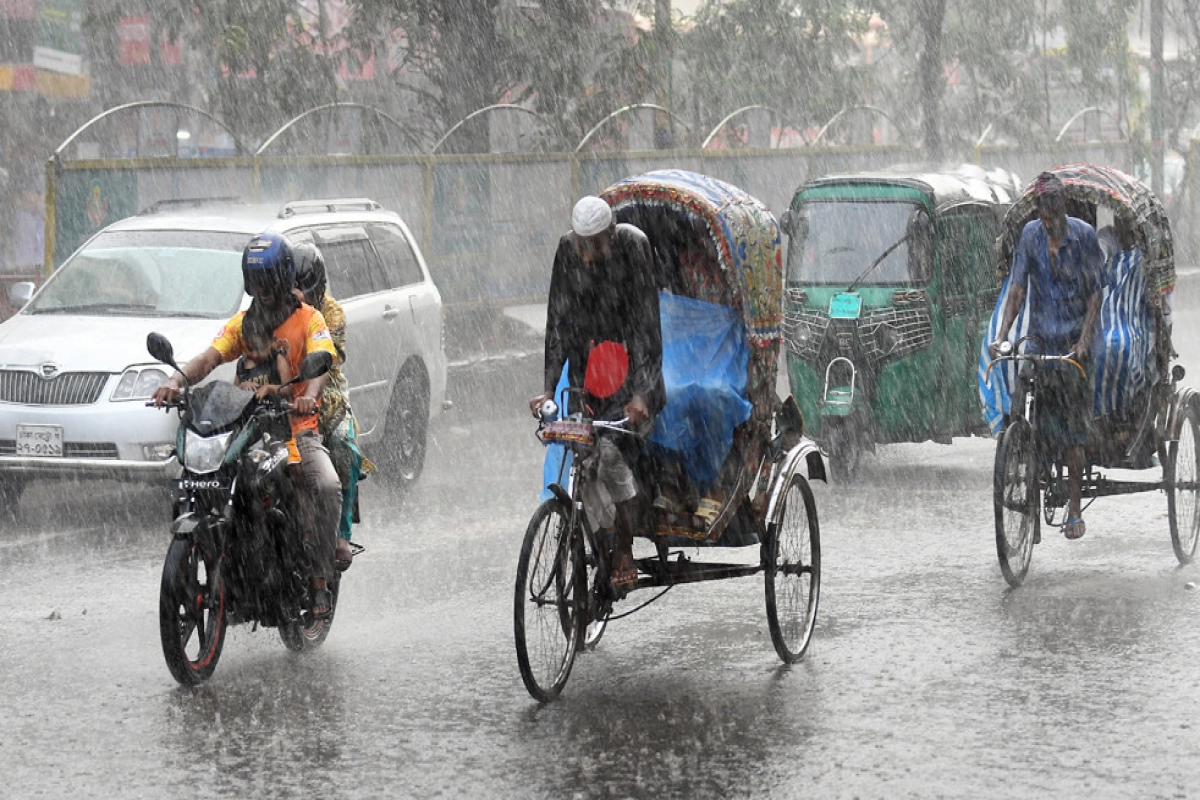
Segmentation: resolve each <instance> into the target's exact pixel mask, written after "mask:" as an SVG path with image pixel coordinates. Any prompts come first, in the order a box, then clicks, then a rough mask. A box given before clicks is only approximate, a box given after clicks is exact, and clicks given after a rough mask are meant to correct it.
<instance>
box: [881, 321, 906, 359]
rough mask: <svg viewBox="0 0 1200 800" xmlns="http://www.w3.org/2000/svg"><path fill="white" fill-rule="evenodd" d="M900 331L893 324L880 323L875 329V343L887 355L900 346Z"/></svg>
mask: <svg viewBox="0 0 1200 800" xmlns="http://www.w3.org/2000/svg"><path fill="white" fill-rule="evenodd" d="M900 338H901V337H900V332H899V331H898V330H896V329H895V328H893V327H892V326H891V325H886V324H885V325H880V326H879V327H878V328H876V329H875V344H876V345H877V346H878V347H879V350H880V352H881V353H883V354H884V355H885V356H886V355H890V354H891V352H892V351H893V350H895V349H896V348H897V347H899V346H900Z"/></svg>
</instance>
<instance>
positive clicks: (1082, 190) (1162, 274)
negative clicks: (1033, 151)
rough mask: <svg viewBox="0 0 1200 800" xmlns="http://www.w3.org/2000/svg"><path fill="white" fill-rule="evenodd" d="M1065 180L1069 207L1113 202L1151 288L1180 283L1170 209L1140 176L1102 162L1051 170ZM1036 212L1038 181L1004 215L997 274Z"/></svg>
mask: <svg viewBox="0 0 1200 800" xmlns="http://www.w3.org/2000/svg"><path fill="white" fill-rule="evenodd" d="M1048 171H1049V172H1051V173H1053V174H1054V175H1056V176H1058V178H1059V179H1060V180H1061V181H1062V182H1063V184H1064V185H1065V186H1066V193H1067V213H1068V214H1070V213H1072V209H1071V205H1072V203H1073V202H1074V203H1086V204H1088V205H1094V206H1097V207H1101V206H1103V207H1105V208H1108V209H1109V210H1110V211H1112V213H1113V217H1114V219H1118V220H1121V221H1123V222H1124V223H1125V224H1127V225H1129V226H1130V227H1131V228H1132V230H1133V232H1134V238H1135V241H1136V243H1137V246H1138V247H1139V248H1140V249H1141V251H1142V253H1143V254H1144V256H1145V258H1144V259H1143V261H1142V270H1143V272H1144V274H1145V277H1146V290H1147V292H1154V293H1157V294H1164V293H1166V292H1169V291H1171V290H1172V289H1173V288H1174V287H1175V245H1174V241H1173V240H1172V237H1171V223H1170V220H1168V219H1167V212H1166V209H1165V208H1163V204H1162V203H1161V202H1160V201H1159V199H1158V198H1157V197H1155V196H1154V193H1153V192H1151V191H1150V189H1149V188H1148V187H1147V186H1146V185H1145V184H1144V183H1142V182H1141V181H1139V180H1138V179H1137V178H1134V177H1133V176H1131V175H1127V174H1126V173H1124V172H1121V171H1120V170H1118V169H1113V168H1112V167H1107V166H1103V165H1100V164H1068V165H1066V166H1062V167H1055V168H1054V169H1051V170H1048ZM1036 217H1037V212H1036V210H1035V209H1034V207H1033V183H1032V182H1031V183H1030V184H1029V185H1028V186H1026V187H1025V191H1024V192H1022V194H1021V196H1020V198H1018V200H1017V202H1016V203H1014V204H1013V205H1012V207H1011V208H1009V210H1008V213H1007V214H1006V215H1005V217H1004V229H1003V230H1002V231H1001V233H1000V238H999V239H997V241H996V257H997V264H996V267H997V277H998V282H1003V280H1004V278H1005V276H1007V275H1008V272H1009V270H1010V269H1011V268H1012V262H1013V254H1014V253H1015V252H1016V247H1017V244H1018V243H1019V242H1020V240H1021V231H1022V230H1023V229H1024V227H1025V225H1026V223H1028V222H1029V221H1030V220H1032V219H1035V218H1036Z"/></svg>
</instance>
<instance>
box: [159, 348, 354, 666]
mask: <svg viewBox="0 0 1200 800" xmlns="http://www.w3.org/2000/svg"><path fill="white" fill-rule="evenodd" d="M146 348H147V350H149V352H150V355H151V356H153V357H154V358H155V359H157V360H158V361H161V362H162V363H164V364H167V365H168V366H171V367H173V368H174V369H175V370H176V371H180V369H179V365H178V364H176V363H175V357H174V350H173V348H172V346H171V343H170V341H168V340H167V338H166V337H165V336H163V335H161V334H158V333H151V334H150V335H149V336H148V337H147V339H146ZM331 365H332V357H331V356H330V354H329V353H324V352H316V353H310V354H308V355H307V356H305V358H304V361H303V362H302V364H301V367H300V370H299V374H298V375H297V376H296V377H295V378H294V379H293V380H291V381H288V383H287V384H284V385H285V386H287V385H290V384H292V383H295V382H297V381H307V380H312V379H314V378H318V377H320V376H321V375H324V374H325V373H326V372H328V371H329V368H330V366H331ZM167 407H168V408H176V409H177V410H178V413H179V429H178V433H177V435H176V444H175V449H176V453H177V454H178V456H179V462H180V464H181V465H182V466H183V474H182V475H181V477H180V478H179V479H178V481H177V482H176V493H175V511H176V513H175V516H174V521H173V522H172V523H171V545H170V547H169V548H168V550H167V556H166V559H165V561H164V563H163V572H162V584H161V589H160V593H159V634H160V637H161V639H162V649H163V657H164V658H165V659H166V662H167V668H168V669H169V670H170V671H171V675H172V676H174V678H175V680H177V681H179V683H181V684H183V685H185V686H195V685H197V684H200V683H202V682H204V681H205V680H207V679H208V678H209V677H211V676H212V674H213V671H214V670H215V669H216V667H217V662H218V660H219V659H220V657H221V649H222V647H223V645H224V642H225V632H226V629H227V627H228V626H229V625H236V624H238V623H243V622H251V623H253V624H254V627H255V628H257V626H258V625H263V626H265V627H275V628H278V629H279V637H280V639H282V640H283V643H284V645H285V646H287V647H288V649H290V650H294V651H298V652H300V651H305V650H309V649H312V648H315V647H317V646H318V645H320V644H321V643H322V642H323V641H324V640H325V638H326V637H327V636H328V635H329V628H330V626H331V625H332V623H333V611H334V609H335V608H336V606H337V597H338V583H339V575H338V574H335V576H334V578H333V580H332V581H330V583H329V587H328V588H329V593H330V597H331V608H330V613H329V614H328V615H327V616H324V617H320V618H318V617H315V616H313V614H312V613H311V611H310V609H311V598H310V592H309V576H310V575H311V574H312V572H311V568H310V566H309V565H310V559H309V557H308V556H307V554H306V552H305V547H304V544H303V536H302V533H301V530H302V529H301V525H300V521H301V520H303V519H305V518H306V516H305V515H310V514H312V513H313V509H312V505H313V502H312V499H311V498H310V496H309V493H308V492H307V491H305V490H304V487H303V483H302V481H301V480H300V476H299V474H298V472H296V470H297V468H296V467H289V465H288V461H289V459H288V447H287V442H288V440H289V439H290V438H291V435H292V432H291V423H290V420H289V415H290V413H291V411H292V408H291V405H290V404H289V403H288V402H287V401H286V400H284V399H282V398H280V397H278V396H276V397H273V398H265V399H263V400H258V399H256V396H255V393H254V392H252V391H248V390H245V389H242V388H240V387H238V386H236V385H234V384H232V383H228V382H224V381H213V382H211V383H207V384H204V385H201V386H194V387H193V386H187V385H186V382H185V386H184V389H183V391H182V393H181V394H180V396H179V399H178V401H176V402H174V403H169V404H167Z"/></svg>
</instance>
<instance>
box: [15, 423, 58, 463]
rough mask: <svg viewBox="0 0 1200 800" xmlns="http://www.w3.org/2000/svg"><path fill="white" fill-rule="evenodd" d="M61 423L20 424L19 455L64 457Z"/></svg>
mask: <svg viewBox="0 0 1200 800" xmlns="http://www.w3.org/2000/svg"><path fill="white" fill-rule="evenodd" d="M62 454H63V436H62V426H61V425H18V426H17V455H18V456H42V457H50V458H62Z"/></svg>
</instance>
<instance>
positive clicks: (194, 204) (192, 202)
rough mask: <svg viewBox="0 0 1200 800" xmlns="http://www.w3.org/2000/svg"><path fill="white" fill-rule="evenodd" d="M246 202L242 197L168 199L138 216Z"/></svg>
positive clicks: (149, 206)
mask: <svg viewBox="0 0 1200 800" xmlns="http://www.w3.org/2000/svg"><path fill="white" fill-rule="evenodd" d="M244 202H246V201H245V199H244V198H241V197H168V198H165V199H163V200H155V201H154V202H153V203H151V204H150V205H148V206H146V207H145V208H143V209H142V210H141V211H139V212H138V216H141V215H143V214H157V213H158V212H159V211H165V210H167V209H171V208H185V207H186V208H200V207H201V206H207V205H228V204H230V203H244Z"/></svg>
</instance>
